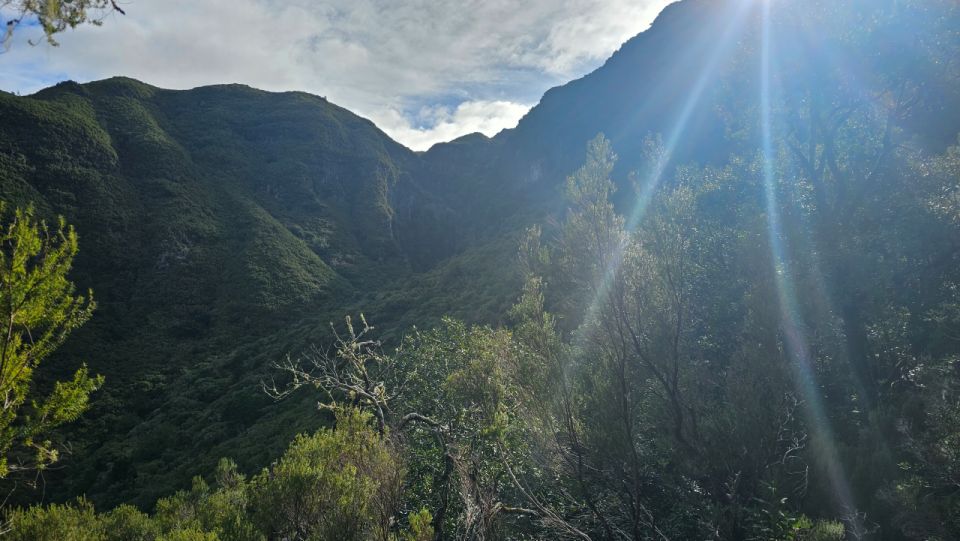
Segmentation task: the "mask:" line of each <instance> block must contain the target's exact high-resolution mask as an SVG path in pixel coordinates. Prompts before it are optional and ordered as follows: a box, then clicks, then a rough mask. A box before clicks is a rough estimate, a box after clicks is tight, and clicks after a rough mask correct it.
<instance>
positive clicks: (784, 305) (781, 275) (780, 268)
mask: <svg viewBox="0 0 960 541" xmlns="http://www.w3.org/2000/svg"><path fill="white" fill-rule="evenodd" d="M761 9H762V21H761V23H762V29H761V32H762V37H761V40H762V44H761V59H760V62H761V68H760V116H761V118H760V128H761V136H762V151H763V186H764V193H765V196H766V197H765V202H766V212H767V232H768V236H769V243H770V249H771V257H772V262H773V267H774V268H773V270H774V277H775V281H776V287H777V295H778V301H779V304H780V315H781V322H782V325H783V331H784V333H783V334H784V338H785V342H786V346H787V353H788V354H789V355H790V358H791V361H792V363H791V366H792V368H793V376H794V386H795V387H796V389H797V391H798V392H799V393H800V396H801V397H802V398H803V404H804V408H805V410H806V416H807V418H808V420H809V422H810V425H811V429H812V432H813V436H814V441H816V442H817V443H818V444H819V448H820V450H821V452H822V455H823V458H824V461H825V466H826V468H827V475H828V477H829V480H830V484H831V487H832V489H833V493H834V495H835V496H836V498H837V499H838V503H839V504H840V506H841V508H842V509H843V510H844V511H845V512H848V513H850V514H851V516H854V517H856V514H855V513H851V512H852V511H855V510H856V509H857V507H856V505H855V504H854V501H853V495H852V492H851V490H850V485H849V483H848V481H847V476H846V474H845V472H844V468H843V464H842V463H841V461H840V458H839V456H838V453H837V448H836V444H835V440H834V436H833V430H832V428H831V426H830V421H829V419H828V417H827V415H826V412H825V408H824V404H823V401H822V399H821V397H820V393H819V384H818V382H817V376H816V370H815V367H814V366H813V359H812V356H811V354H810V351H809V348H808V346H807V340H806V338H805V336H804V333H803V326H802V323H801V318H802V316H801V314H800V309H799V305H798V303H797V295H796V290H795V287H794V282H793V277H792V274H791V271H790V263H789V260H788V258H787V255H786V254H787V250H788V246H787V243H786V239H785V237H784V235H783V231H782V226H781V223H780V212H779V204H778V202H777V172H776V167H775V165H774V152H775V149H774V144H773V114H772V100H771V95H772V91H773V90H772V76H773V73H772V72H773V69H772V64H773V43H772V39H771V16H770V15H771V13H770V12H771V8H770V3H769V2H764V3H763V5H762V8H761ZM854 520H856V518H854ZM855 527H857V526H856V525H855Z"/></svg>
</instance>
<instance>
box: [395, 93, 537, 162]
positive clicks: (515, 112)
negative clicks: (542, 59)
mask: <svg viewBox="0 0 960 541" xmlns="http://www.w3.org/2000/svg"><path fill="white" fill-rule="evenodd" d="M529 110H530V105H526V104H522V103H514V102H510V101H502V100H498V101H485V100H477V101H465V102H462V103H460V104H459V105H457V107H456V108H455V109H453V110H451V109H450V108H449V107H443V106H440V107H424V108H423V109H421V110H420V111H419V112H418V113H417V115H416V116H415V117H413V118H412V119H411V117H410V116H409V115H404V114H403V113H401V112H400V111H397V110H389V111H386V112H385V113H383V114H381V115H377V116H378V117H379V118H380V119H381V122H380V124H379V126H380V128H381V129H383V131H385V132H386V133H387V135H389V136H390V137H392V138H393V139H395V140H397V141H402V142H403V143H404V144H405V145H406V146H408V147H410V148H411V149H413V150H427V149H428V148H430V147H431V146H433V145H434V144H436V143H440V142H444V141H450V140H453V139H456V138H457V137H460V136H462V135H466V134H469V133H476V132H480V133H482V134H484V135H486V136H488V137H492V136H494V135H496V134H497V133H498V132H500V131H501V130H504V129H507V128H513V127H514V126H516V125H517V122H518V121H519V120H520V118H521V117H523V115H525V114H526V113H527V111H529Z"/></svg>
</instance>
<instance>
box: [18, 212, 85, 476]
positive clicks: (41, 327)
mask: <svg viewBox="0 0 960 541" xmlns="http://www.w3.org/2000/svg"><path fill="white" fill-rule="evenodd" d="M0 213H3V214H4V218H5V221H6V222H7V223H6V225H5V227H4V228H3V230H2V232H0V318H2V320H3V321H4V329H3V332H2V334H0V396H2V397H3V405H2V408H0V479H2V478H8V477H9V476H11V474H18V473H24V472H28V471H33V470H43V469H45V468H47V467H48V466H49V465H50V464H52V463H54V462H56V461H57V459H58V458H59V453H58V450H57V447H56V446H55V444H54V443H53V441H52V440H50V439H49V438H50V437H51V433H52V431H53V430H54V429H56V428H57V427H59V426H60V425H63V424H64V423H69V422H71V421H74V420H76V419H77V418H78V417H79V416H80V414H82V413H83V412H84V411H85V410H86V409H87V407H88V399H89V396H90V393H92V392H93V391H95V390H96V389H97V388H99V387H100V385H101V384H102V383H103V378H102V377H99V376H97V377H91V376H90V375H89V372H88V370H87V367H86V366H83V367H82V368H80V369H79V370H77V372H76V373H75V374H74V375H73V377H72V378H71V379H69V380H64V381H57V382H55V383H54V384H53V387H52V389H51V390H50V391H49V392H48V394H47V395H46V396H45V397H39V396H38V394H39V393H40V390H39V389H37V386H36V384H35V383H34V372H35V371H36V369H37V367H38V366H39V365H40V363H41V362H43V361H45V360H46V359H47V357H49V356H50V354H51V353H52V352H53V351H54V350H55V349H57V348H58V347H59V346H60V345H61V344H63V342H64V340H66V338H67V336H68V335H69V334H70V333H71V332H73V331H74V330H75V329H77V328H78V327H80V326H81V325H83V324H84V323H85V322H86V321H87V320H88V319H89V318H90V315H91V313H92V312H93V309H94V303H93V301H92V300H90V301H88V300H86V299H84V297H81V296H76V295H75V294H74V290H75V287H74V284H73V283H72V282H71V281H70V280H69V278H68V277H67V274H68V272H69V271H70V267H71V265H72V263H73V258H74V256H75V255H76V254H77V234H76V233H75V232H74V230H73V228H71V227H68V226H67V225H66V223H65V222H64V220H63V219H62V218H61V219H59V221H58V223H57V226H56V227H55V228H54V229H50V228H49V227H48V226H47V224H46V223H44V222H42V221H38V220H37V219H36V217H35V215H34V211H33V209H32V208H30V207H28V208H26V209H16V210H15V211H14V212H13V215H12V216H8V215H7V213H6V209H5V208H4V207H3V206H0Z"/></svg>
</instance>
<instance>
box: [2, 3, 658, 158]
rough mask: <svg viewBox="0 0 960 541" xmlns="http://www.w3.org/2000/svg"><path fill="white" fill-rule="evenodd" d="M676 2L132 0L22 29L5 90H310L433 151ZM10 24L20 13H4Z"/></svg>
mask: <svg viewBox="0 0 960 541" xmlns="http://www.w3.org/2000/svg"><path fill="white" fill-rule="evenodd" d="M668 3H670V0H550V1H528V2H521V1H515V0H511V1H506V0H487V1H483V0H446V1H437V0H323V1H316V0H286V1H280V0H126V1H125V2H123V3H122V6H123V8H124V9H125V10H126V12H127V15H126V16H120V15H116V14H114V15H108V16H107V17H106V18H105V20H104V24H103V26H102V27H93V26H87V27H83V28H80V29H77V30H74V31H72V32H68V33H65V34H62V35H60V36H59V37H58V41H60V43H61V46H60V47H51V46H49V45H46V44H40V45H30V44H29V43H28V42H27V40H28V39H29V40H33V41H42V36H41V35H40V34H39V30H38V29H37V28H35V27H34V28H30V27H27V26H21V27H20V28H19V29H18V31H17V33H16V34H15V36H14V39H13V40H12V42H11V43H10V44H9V45H10V46H9V49H8V50H7V51H6V52H5V53H3V54H0V89H3V90H7V91H10V92H19V93H22V94H28V93H32V92H34V91H36V90H39V89H40V88H43V87H45V86H49V85H50V84H53V83H56V82H58V81H61V80H64V79H73V80H76V81H81V82H84V81H90V80H96V79H102V78H106V77H110V76H113V75H125V76H129V77H134V78H136V79H140V80H142V81H144V82H147V83H150V84H154V85H157V86H160V87H164V88H192V87H195V86H200V85H207V84H219V83H232V82H237V83H244V84H248V85H251V86H254V87H257V88H263V89H266V90H303V91H307V92H311V93H314V94H319V95H322V96H326V97H327V98H328V99H329V100H330V101H332V102H334V103H336V104H338V105H341V106H343V107H346V108H348V109H350V110H352V111H354V112H356V113H357V114H360V115H362V116H365V117H367V118H369V119H371V120H373V121H374V122H375V123H376V124H377V125H378V126H380V128H381V129H383V130H384V131H386V132H387V133H388V134H390V135H391V136H392V137H393V138H394V139H396V140H398V141H400V142H401V143H403V144H405V145H407V146H409V147H410V148H413V149H415V150H424V149H426V148H428V147H429V146H430V145H431V144H433V143H436V142H439V141H447V140H450V139H453V138H455V137H458V136H460V135H464V134H466V133H471V132H475V131H481V132H483V133H485V134H487V135H493V134H495V133H496V132H498V131H500V130H501V129H503V128H509V127H512V126H514V125H516V122H517V121H518V120H519V119H520V117H521V116H523V114H524V113H526V111H527V110H529V108H530V107H531V106H533V105H534V104H535V103H536V102H537V100H539V98H540V96H541V95H542V94H543V92H544V91H546V90H547V89H548V88H550V87H552V86H556V85H558V84H562V83H564V82H566V81H568V80H570V79H573V78H576V77H579V76H581V75H583V74H585V73H587V72H589V71H591V70H593V69H594V68H596V67H597V66H599V65H600V64H602V63H603V61H604V60H605V59H606V58H607V57H608V56H609V55H610V54H611V53H613V52H614V51H615V50H616V49H617V48H618V47H619V46H620V44H621V43H623V42H624V41H626V40H627V39H629V38H630V37H631V36H633V35H635V34H637V33H639V32H641V31H643V30H645V29H646V28H647V27H648V26H649V25H650V23H651V22H652V21H653V19H654V17H655V16H656V15H657V13H659V12H660V10H661V9H663V7H664V6H665V5H666V4H668ZM7 15H9V14H7Z"/></svg>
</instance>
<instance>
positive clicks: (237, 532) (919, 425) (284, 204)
mask: <svg viewBox="0 0 960 541" xmlns="http://www.w3.org/2000/svg"><path fill="white" fill-rule="evenodd" d="M127 11H130V10H129V9H128V10H127ZM691 28H695V29H697V33H695V34H691V33H690V32H689V30H690V29H691ZM663 58H667V60H663ZM0 200H2V201H3V204H2V206H0V225H2V228H0V322H2V324H3V326H4V327H5V332H3V333H0V396H3V397H4V401H3V402H2V408H0V485H2V486H3V490H4V493H6V494H8V495H7V496H6V500H4V503H3V504H2V507H0V512H2V515H3V524H2V534H0V537H7V538H10V539H18V540H19V539H23V540H104V541H106V540H145V541H147V540H150V541H152V540H156V541H160V540H170V541H172V540H205V541H206V540H351V539H357V540H361V539H376V540H383V541H427V540H434V539H437V540H441V539H458V540H461V539H462V540H495V539H531V540H532V539H580V540H616V539H626V540H662V541H667V540H708V539H716V540H771V541H827V540H835V541H841V540H927V541H949V540H953V539H960V5H958V4H957V3H956V2H955V1H954V0H844V1H840V2H821V1H812V2H809V1H804V2H801V1H799V0H776V1H774V0H756V1H754V0H683V1H681V2H678V3H676V4H672V5H670V6H668V7H667V9H666V10H664V12H663V13H662V14H661V15H660V16H659V17H658V18H657V20H656V21H655V22H654V24H653V26H652V27H651V28H650V29H649V30H647V31H645V32H644V33H642V34H640V35H638V36H637V37H636V38H633V39H632V40H631V41H629V42H627V43H626V44H624V45H623V46H622V47H621V49H620V50H619V51H618V52H617V53H615V54H614V56H613V57H612V58H611V59H610V60H608V61H607V63H606V64H604V65H603V66H602V67H600V68H598V69H597V71H595V72H593V73H591V74H589V75H587V76H586V77H584V78H582V79H579V80H576V81H573V82H571V83H569V84H567V85H564V86H562V87H558V88H556V89H553V90H550V91H549V92H547V94H546V95H545V96H544V97H543V99H542V100H541V102H540V104H539V105H537V106H536V107H535V108H534V109H533V110H531V112H530V113H528V114H527V116H526V117H524V118H523V120H521V121H520V124H519V125H518V126H517V128H514V129H512V130H506V131H504V132H501V133H500V134H499V135H497V136H496V137H493V138H486V137H484V136H467V137H464V138H462V139H458V140H455V141H453V142H450V143H442V144H438V145H436V146H435V147H433V148H431V149H430V150H429V151H427V152H416V153H415V152H412V151H409V150H408V149H406V148H405V147H403V146H402V145H400V144H398V143H395V142H394V141H392V140H391V139H390V138H389V137H387V136H386V135H385V134H384V133H382V132H380V131H379V129H378V128H377V127H376V126H374V125H373V123H371V122H369V121H366V120H364V119H362V118H359V117H356V116H354V115H353V114H352V113H350V112H349V111H347V110H345V109H342V108H339V107H337V106H335V105H333V104H331V103H329V102H328V101H326V99H324V98H319V97H317V96H311V95H308V94H304V93H299V92H289V93H267V92H263V91H258V90H254V89H251V88H248V87H243V86H238V85H223V86H214V87H202V88H197V89H193V90H186V91H174V90H163V89H159V88H155V87H152V86H150V85H146V84H144V83H140V82H137V81H134V80H132V79H125V78H114V79H108V80H105V81H98V82H93V83H86V84H77V83H74V82H64V83H61V84H58V85H56V86H54V87H51V88H48V89H45V90H42V91H40V92H38V93H37V94H34V95H31V96H26V97H23V96H14V95H12V94H7V93H2V92H0Z"/></svg>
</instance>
